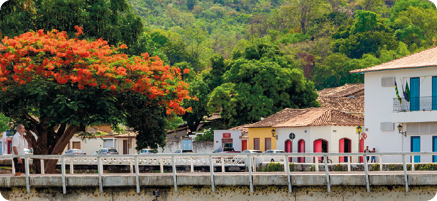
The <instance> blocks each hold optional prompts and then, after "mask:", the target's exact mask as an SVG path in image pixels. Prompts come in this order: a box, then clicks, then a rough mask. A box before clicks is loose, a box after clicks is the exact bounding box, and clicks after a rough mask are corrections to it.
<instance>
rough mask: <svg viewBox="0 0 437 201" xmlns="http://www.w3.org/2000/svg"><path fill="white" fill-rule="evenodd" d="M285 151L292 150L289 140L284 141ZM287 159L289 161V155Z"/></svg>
mask: <svg viewBox="0 0 437 201" xmlns="http://www.w3.org/2000/svg"><path fill="white" fill-rule="evenodd" d="M285 152H287V153H291V152H293V151H292V148H291V140H287V141H285ZM288 161H289V162H291V157H289V158H288Z"/></svg>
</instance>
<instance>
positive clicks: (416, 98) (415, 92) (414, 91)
mask: <svg viewBox="0 0 437 201" xmlns="http://www.w3.org/2000/svg"><path fill="white" fill-rule="evenodd" d="M410 94H411V100H410V111H418V110H420V80H419V78H418V77H415V78H410Z"/></svg>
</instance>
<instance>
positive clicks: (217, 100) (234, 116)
mask: <svg viewBox="0 0 437 201" xmlns="http://www.w3.org/2000/svg"><path fill="white" fill-rule="evenodd" d="M234 55H235V57H234V58H233V60H229V61H227V62H225V66H229V70H227V71H226V72H225V73H224V75H223V84H222V85H220V86H218V87H217V88H215V89H214V91H213V92H212V94H211V97H210V101H209V103H208V106H210V107H213V108H220V107H221V108H223V110H222V111H221V113H220V114H221V117H222V118H224V119H225V120H227V121H228V122H229V126H236V125H242V124H246V123H252V122H256V121H259V119H260V118H261V117H267V116H269V115H271V114H274V113H275V112H278V111H280V110H281V109H283V108H286V107H291V108H305V107H314V106H319V104H318V102H317V101H316V99H317V93H316V92H315V91H314V90H315V89H314V84H313V83H312V82H311V81H308V80H306V79H305V78H304V76H303V72H302V71H301V70H300V69H297V68H294V63H293V62H292V60H290V59H289V58H287V57H286V56H284V55H282V53H281V52H280V51H279V49H278V48H277V47H271V46H268V45H264V44H259V45H253V46H251V47H248V48H246V49H245V51H244V52H243V53H241V54H234ZM237 55H240V56H239V57H237Z"/></svg>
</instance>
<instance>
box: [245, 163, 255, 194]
mask: <svg viewBox="0 0 437 201" xmlns="http://www.w3.org/2000/svg"><path fill="white" fill-rule="evenodd" d="M251 158H252V157H250V156H249V155H247V161H249V168H248V169H249V186H250V192H251V193H253V181H252V169H251V167H252V160H251ZM254 169H256V168H254Z"/></svg>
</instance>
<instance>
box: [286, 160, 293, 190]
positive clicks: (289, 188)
mask: <svg viewBox="0 0 437 201" xmlns="http://www.w3.org/2000/svg"><path fill="white" fill-rule="evenodd" d="M285 160H286V161H284V165H285V171H287V179H288V192H289V193H291V192H292V189H291V178H290V164H289V163H288V162H289V161H288V156H285Z"/></svg>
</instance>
